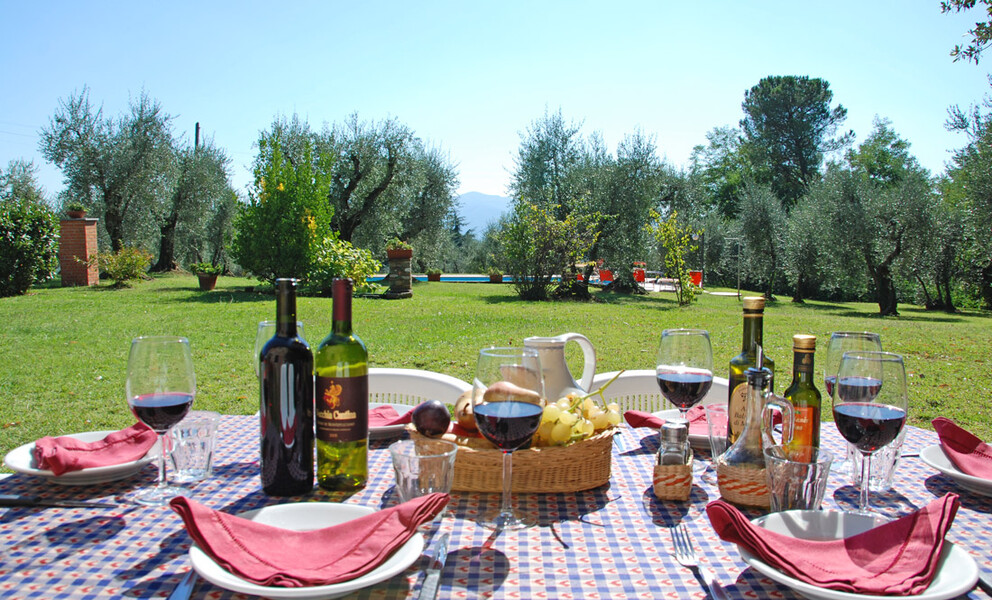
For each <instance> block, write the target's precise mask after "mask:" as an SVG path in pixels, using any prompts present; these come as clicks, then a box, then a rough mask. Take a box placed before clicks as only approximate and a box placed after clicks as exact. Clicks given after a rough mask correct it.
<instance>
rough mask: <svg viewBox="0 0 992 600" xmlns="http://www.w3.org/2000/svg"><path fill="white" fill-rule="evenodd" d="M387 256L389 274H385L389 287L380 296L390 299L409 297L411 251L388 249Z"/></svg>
mask: <svg viewBox="0 0 992 600" xmlns="http://www.w3.org/2000/svg"><path fill="white" fill-rule="evenodd" d="M388 256H389V274H388V275H386V283H388V284H389V289H388V290H386V293H384V294H383V295H382V297H383V298H390V299H396V298H411V297H412V296H413V290H412V289H410V288H411V282H412V279H413V276H412V274H411V273H410V270H411V268H412V266H411V263H412V262H413V260H412V258H413V251H412V250H390V251H389V252H388Z"/></svg>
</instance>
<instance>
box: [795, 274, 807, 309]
mask: <svg viewBox="0 0 992 600" xmlns="http://www.w3.org/2000/svg"><path fill="white" fill-rule="evenodd" d="M804 287H806V276H805V275H804V274H802V273H800V274H799V277H798V278H797V279H796V293H795V294H793V295H792V302H793V303H794V304H806V294H805V293H804V290H803V288H804Z"/></svg>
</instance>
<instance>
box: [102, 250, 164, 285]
mask: <svg viewBox="0 0 992 600" xmlns="http://www.w3.org/2000/svg"><path fill="white" fill-rule="evenodd" d="M94 258H95V259H96V263H97V265H98V266H99V267H100V270H101V271H103V272H104V273H106V274H107V276H108V277H110V278H111V279H112V280H113V281H114V287H127V286H129V285H130V282H131V281H132V280H134V279H141V278H142V277H143V276H144V275H145V272H146V271H147V270H148V267H149V266H150V265H151V264H152V255H151V254H150V253H148V252H146V251H145V250H142V249H141V248H129V247H126V246H125V247H124V248H121V249H120V250H118V251H117V252H101V253H99V254H97V255H96V256H95V257H94Z"/></svg>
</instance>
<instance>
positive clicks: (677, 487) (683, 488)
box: [654, 457, 692, 502]
mask: <svg viewBox="0 0 992 600" xmlns="http://www.w3.org/2000/svg"><path fill="white" fill-rule="evenodd" d="M691 494H692V458H691V457H690V458H689V464H686V465H655V466H654V495H655V497H657V498H658V499H659V500H678V501H683V502H684V501H685V500H688V499H689V496H690V495H691Z"/></svg>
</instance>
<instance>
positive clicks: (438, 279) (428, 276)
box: [427, 273, 441, 281]
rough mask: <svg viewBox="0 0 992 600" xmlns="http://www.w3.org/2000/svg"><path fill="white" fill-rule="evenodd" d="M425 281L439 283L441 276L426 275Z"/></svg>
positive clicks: (437, 274) (438, 274)
mask: <svg viewBox="0 0 992 600" xmlns="http://www.w3.org/2000/svg"><path fill="white" fill-rule="evenodd" d="M427 281H441V274H440V273H428V274H427Z"/></svg>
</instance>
